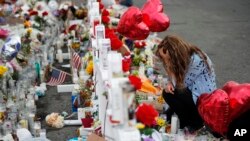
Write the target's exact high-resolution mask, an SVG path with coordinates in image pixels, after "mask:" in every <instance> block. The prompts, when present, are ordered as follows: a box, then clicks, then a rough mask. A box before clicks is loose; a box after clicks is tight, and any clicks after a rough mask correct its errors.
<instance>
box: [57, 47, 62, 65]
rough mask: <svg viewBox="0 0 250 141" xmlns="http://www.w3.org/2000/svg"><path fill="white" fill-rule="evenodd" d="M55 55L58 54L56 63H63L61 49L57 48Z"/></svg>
mask: <svg viewBox="0 0 250 141" xmlns="http://www.w3.org/2000/svg"><path fill="white" fill-rule="evenodd" d="M57 54H58V58H57V59H58V62H59V63H62V62H63V53H62V49H61V48H59V49H57Z"/></svg>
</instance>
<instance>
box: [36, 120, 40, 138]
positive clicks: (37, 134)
mask: <svg viewBox="0 0 250 141" xmlns="http://www.w3.org/2000/svg"><path fill="white" fill-rule="evenodd" d="M40 132H41V122H40V121H36V122H35V123H34V135H35V137H39V136H40Z"/></svg>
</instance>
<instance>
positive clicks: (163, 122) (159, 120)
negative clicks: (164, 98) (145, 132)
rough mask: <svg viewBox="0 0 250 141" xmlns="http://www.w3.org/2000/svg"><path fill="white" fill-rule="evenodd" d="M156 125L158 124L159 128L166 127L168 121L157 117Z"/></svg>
mask: <svg viewBox="0 0 250 141" xmlns="http://www.w3.org/2000/svg"><path fill="white" fill-rule="evenodd" d="M156 123H157V125H159V126H161V127H162V126H164V125H166V121H165V120H164V119H163V118H161V117H157V118H156Z"/></svg>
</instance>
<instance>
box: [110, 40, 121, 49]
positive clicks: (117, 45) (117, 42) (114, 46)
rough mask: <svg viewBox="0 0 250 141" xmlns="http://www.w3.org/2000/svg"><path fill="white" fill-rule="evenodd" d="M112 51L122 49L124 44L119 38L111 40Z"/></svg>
mask: <svg viewBox="0 0 250 141" xmlns="http://www.w3.org/2000/svg"><path fill="white" fill-rule="evenodd" d="M110 42H111V50H118V49H120V48H121V47H122V45H123V43H122V41H121V40H119V39H118V38H117V37H113V38H110Z"/></svg>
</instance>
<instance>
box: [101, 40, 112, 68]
mask: <svg viewBox="0 0 250 141" xmlns="http://www.w3.org/2000/svg"><path fill="white" fill-rule="evenodd" d="M110 44H111V43H110V39H101V40H100V45H101V54H100V56H101V64H102V68H103V69H108V63H109V62H108V52H109V51H110V50H111V45H110Z"/></svg>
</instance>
